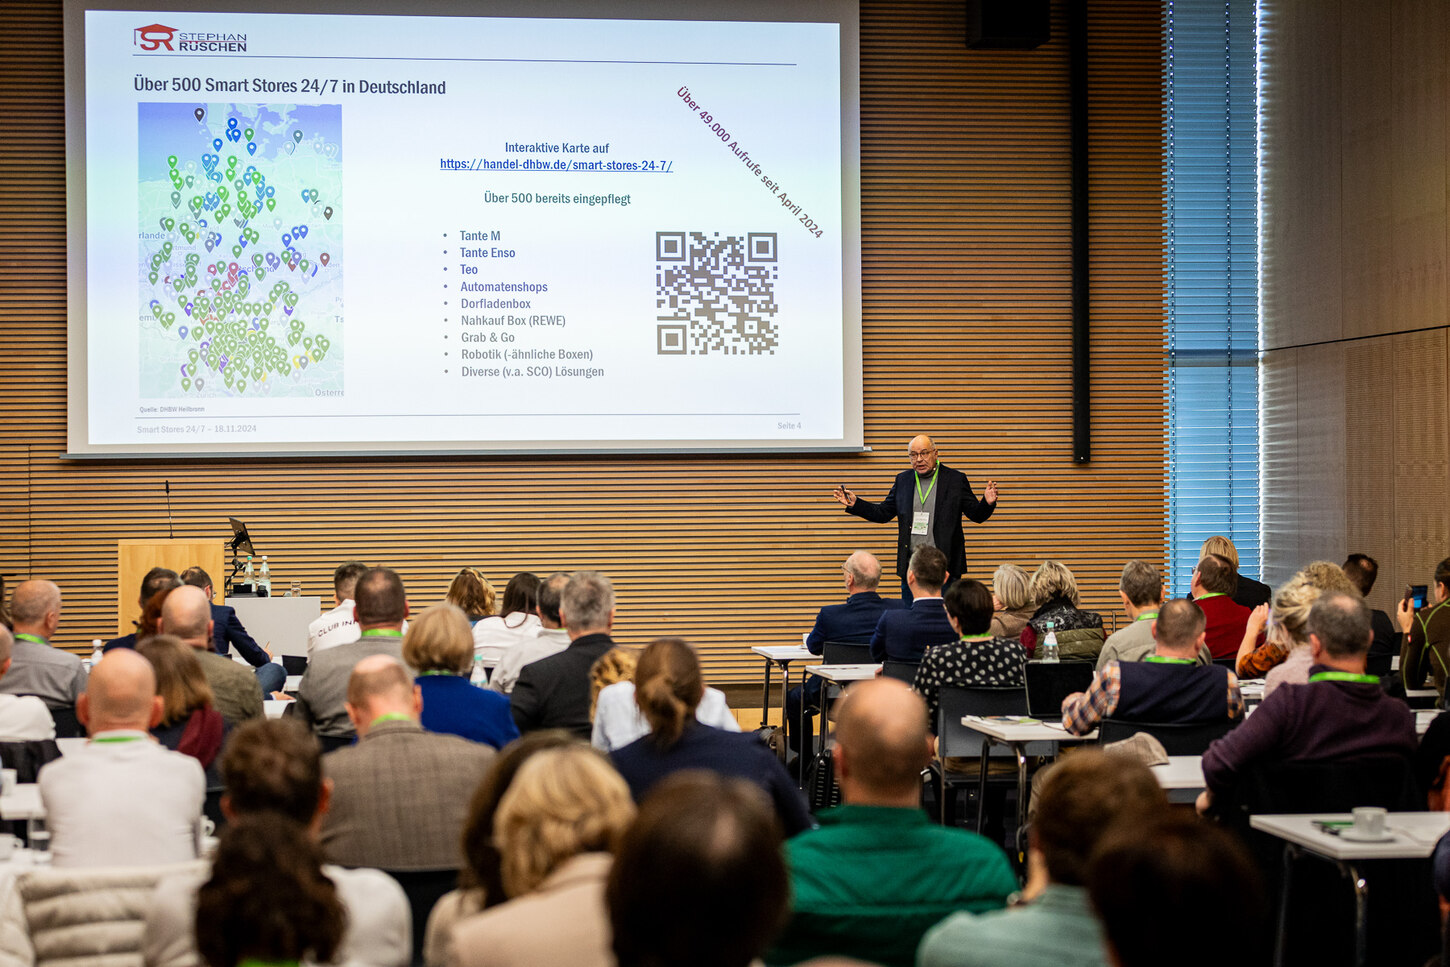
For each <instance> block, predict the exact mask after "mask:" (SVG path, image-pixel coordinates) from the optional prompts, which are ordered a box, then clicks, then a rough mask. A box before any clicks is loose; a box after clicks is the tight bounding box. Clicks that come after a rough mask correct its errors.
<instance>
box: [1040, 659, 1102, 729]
mask: <svg viewBox="0 0 1450 967" xmlns="http://www.w3.org/2000/svg"><path fill="white" fill-rule="evenodd" d="M1096 667H1097V666H1096V665H1095V664H1094V663H1093V662H1090V661H1056V662H1054V661H1028V662H1023V663H1022V679H1023V681H1025V682H1026V683H1027V714H1029V715H1031V716H1032V717H1033V718H1035V719H1042V720H1043V721H1044V722H1057V721H1061V720H1062V700H1063V699H1065V698H1067V697H1068V696H1069V695H1071V694H1073V693H1074V692H1085V691H1087V689H1088V686H1089V685H1091V684H1092V683H1093V670H1094V669H1095V668H1096Z"/></svg>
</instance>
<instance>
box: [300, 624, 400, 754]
mask: <svg viewBox="0 0 1450 967" xmlns="http://www.w3.org/2000/svg"><path fill="white" fill-rule="evenodd" d="M372 655H392V656H393V657H394V658H396V659H398V661H402V660H403V639H402V638H395V637H392V636H390V635H375V636H369V637H367V638H359V639H358V640H357V641H354V642H352V643H351V644H346V645H335V646H333V647H332V648H324V649H323V650H322V651H319V652H315V653H314V654H313V655H312V657H311V659H309V660H308V662H307V671H305V672H304V673H303V674H302V682H301V683H300V684H299V685H298V686H297V703H296V706H295V708H293V710H292V714H293V715H295V716H297V718H298V720H299V721H301V722H304V723H306V724H307V725H308V726H310V727H311V729H312V731H314V732H316V733H317V734H318V735H333V736H345V737H347V738H351V737H352V736H354V735H356V734H357V730H356V729H354V728H353V727H352V721H351V720H350V719H349V718H348V717H347V708H346V705H345V703H346V701H347V680H348V679H349V678H351V677H352V667H353V666H354V665H356V664H357V663H358V662H360V661H362V660H363V659H364V658H368V657H370V656H372ZM412 674H413V672H412V671H411V670H410V671H409V672H408V675H409V677H412Z"/></svg>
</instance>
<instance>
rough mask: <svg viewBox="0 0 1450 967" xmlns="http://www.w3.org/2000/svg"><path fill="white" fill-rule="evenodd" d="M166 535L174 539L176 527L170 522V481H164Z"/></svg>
mask: <svg viewBox="0 0 1450 967" xmlns="http://www.w3.org/2000/svg"><path fill="white" fill-rule="evenodd" d="M166 536H167V537H170V538H173V539H175V537H176V528H175V527H174V526H172V523H171V481H170V480H168V481H166Z"/></svg>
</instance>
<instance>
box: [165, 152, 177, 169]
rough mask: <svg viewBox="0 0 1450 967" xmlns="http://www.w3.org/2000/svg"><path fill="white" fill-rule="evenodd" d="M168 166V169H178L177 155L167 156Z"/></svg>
mask: <svg viewBox="0 0 1450 967" xmlns="http://www.w3.org/2000/svg"><path fill="white" fill-rule="evenodd" d="M166 165H167V167H170V168H175V167H176V155H174V154H169V155H167V156H166Z"/></svg>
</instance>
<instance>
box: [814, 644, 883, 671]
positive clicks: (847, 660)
mask: <svg viewBox="0 0 1450 967" xmlns="http://www.w3.org/2000/svg"><path fill="white" fill-rule="evenodd" d="M821 659H822V663H823V664H826V665H864V664H866V663H867V662H869V661H871V646H870V645H862V644H859V643H857V642H851V641H828V642H826V643H825V644H824V645H822V646H821Z"/></svg>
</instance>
